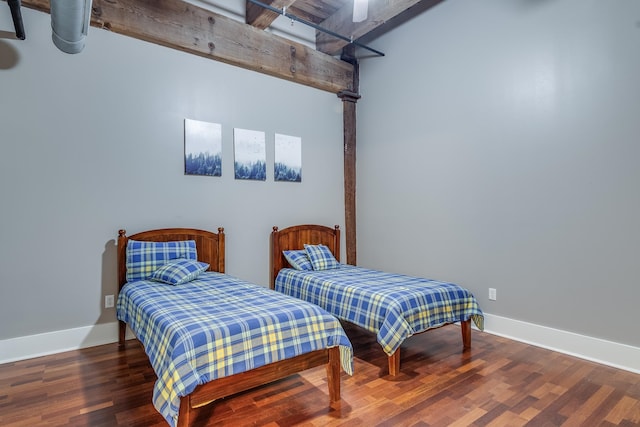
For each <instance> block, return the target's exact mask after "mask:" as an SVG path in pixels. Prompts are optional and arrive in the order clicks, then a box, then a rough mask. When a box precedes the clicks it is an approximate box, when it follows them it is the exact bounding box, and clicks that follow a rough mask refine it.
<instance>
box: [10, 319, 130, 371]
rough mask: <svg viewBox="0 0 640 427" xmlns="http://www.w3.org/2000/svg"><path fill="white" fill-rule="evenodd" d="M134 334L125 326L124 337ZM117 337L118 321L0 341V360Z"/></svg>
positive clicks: (99, 342)
mask: <svg viewBox="0 0 640 427" xmlns="http://www.w3.org/2000/svg"><path fill="white" fill-rule="evenodd" d="M130 337H133V334H132V333H131V331H129V330H128V328H127V338H130ZM117 341H118V322H111V323H101V324H99V325H93V326H85V327H82V328H74V329H66V330H62V331H55V332H47V333H44V334H37V335H29V336H26V337H18V338H10V339H7V340H2V341H0V364H1V363H9V362H15V361H17V360H25V359H32V358H34V357H40V356H46V355H49V354H55V353H62V352H64V351H70V350H77V349H80V348H86V347H93V346H96V345H102V344H110V343H114V342H117Z"/></svg>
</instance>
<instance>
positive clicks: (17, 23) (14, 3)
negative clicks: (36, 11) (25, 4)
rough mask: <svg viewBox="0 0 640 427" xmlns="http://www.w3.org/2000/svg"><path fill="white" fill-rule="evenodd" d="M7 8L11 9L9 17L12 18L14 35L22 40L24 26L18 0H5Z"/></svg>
mask: <svg viewBox="0 0 640 427" xmlns="http://www.w3.org/2000/svg"><path fill="white" fill-rule="evenodd" d="M7 4H8V5H9V9H11V18H13V26H14V27H15V29H16V37H17V38H19V39H20V40H24V38H25V35H24V26H23V24H22V13H21V12H20V0H7Z"/></svg>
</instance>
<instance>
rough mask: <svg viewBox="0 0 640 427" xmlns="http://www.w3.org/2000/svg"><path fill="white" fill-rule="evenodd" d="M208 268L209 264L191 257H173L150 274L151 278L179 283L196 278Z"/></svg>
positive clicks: (172, 283) (173, 283) (157, 280)
mask: <svg viewBox="0 0 640 427" xmlns="http://www.w3.org/2000/svg"><path fill="white" fill-rule="evenodd" d="M207 268H209V264H207V263H205V262H198V261H194V260H191V259H174V260H171V261H169V262H168V263H166V264H164V265H163V266H162V267H160V268H159V269H157V270H156V271H154V272H153V274H152V275H151V280H155V281H156V282H163V283H168V284H170V285H181V284H183V283H187V282H190V281H192V280H194V279H197V278H198V276H200V273H202V272H203V271H205V270H206V269H207Z"/></svg>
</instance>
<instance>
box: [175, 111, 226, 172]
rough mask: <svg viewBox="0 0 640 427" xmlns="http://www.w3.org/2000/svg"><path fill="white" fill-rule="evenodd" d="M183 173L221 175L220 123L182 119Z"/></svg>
mask: <svg viewBox="0 0 640 427" xmlns="http://www.w3.org/2000/svg"><path fill="white" fill-rule="evenodd" d="M184 174H185V175H205V176H222V125H220V124H218V123H208V122H201V121H198V120H191V119H184Z"/></svg>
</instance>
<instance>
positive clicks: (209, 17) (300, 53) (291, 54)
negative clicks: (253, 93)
mask: <svg viewBox="0 0 640 427" xmlns="http://www.w3.org/2000/svg"><path fill="white" fill-rule="evenodd" d="M22 4H23V6H25V7H28V8H32V9H36V10H40V11H44V12H50V9H49V4H50V3H49V0H22ZM91 25H92V26H94V27H98V28H104V29H107V30H110V31H113V32H115V33H118V34H123V35H126V36H130V37H133V38H136V39H140V40H145V41H148V42H151V43H155V44H158V45H162V46H166V47H170V48H173V49H177V50H181V51H184V52H187V53H191V54H194V55H199V56H202V57H205V58H210V59H213V60H216V61H221V62H224V63H227V64H231V65H235V66H238V67H242V68H245V69H249V70H253V71H257V72H260V73H263V74H268V75H271V76H274V77H279V78H282V79H285V80H289V81H292V82H296V83H300V84H303V85H306V86H311V87H314V88H316V89H320V90H324V91H327V92H331V93H339V92H341V91H344V90H352V88H353V66H352V65H351V64H349V63H347V62H345V61H342V60H339V59H337V58H334V57H332V56H330V55H327V54H324V53H322V52H318V51H316V50H314V49H312V48H310V47H308V46H305V45H303V44H301V43H297V42H294V41H291V40H288V39H285V38H284V37H280V36H277V35H274V34H271V33H268V32H265V31H262V30H260V29H258V28H255V27H252V26H250V25H246V24H244V23H242V22H238V21H235V20H233V19H230V18H227V17H225V16H222V15H219V14H216V13H214V12H212V11H210V10H206V9H203V8H200V7H197V6H194V5H193V4H190V3H187V2H185V1H181V0H93V6H92V16H91ZM89 37H91V33H89ZM87 44H89V42H88V43H87Z"/></svg>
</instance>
